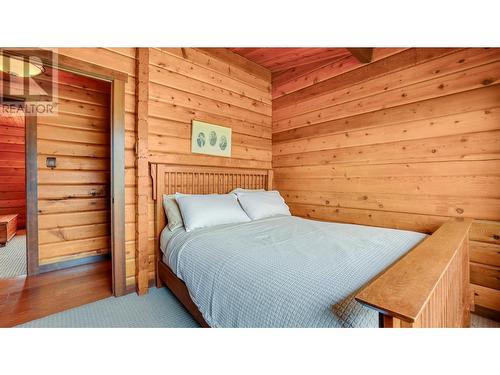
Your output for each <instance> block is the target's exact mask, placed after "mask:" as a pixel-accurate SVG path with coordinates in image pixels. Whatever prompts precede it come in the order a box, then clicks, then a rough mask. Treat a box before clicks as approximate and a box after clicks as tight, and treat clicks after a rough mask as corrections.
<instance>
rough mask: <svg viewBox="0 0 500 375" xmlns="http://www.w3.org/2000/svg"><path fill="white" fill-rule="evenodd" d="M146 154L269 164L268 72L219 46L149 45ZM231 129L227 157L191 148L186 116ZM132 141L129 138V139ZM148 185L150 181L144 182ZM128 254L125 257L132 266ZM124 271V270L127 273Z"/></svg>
mask: <svg viewBox="0 0 500 375" xmlns="http://www.w3.org/2000/svg"><path fill="white" fill-rule="evenodd" d="M149 64H150V66H149V77H150V78H149V103H148V107H149V116H148V127H149V130H148V134H149V137H148V142H147V144H148V155H149V160H150V161H156V162H168V163H176V164H186V165H213V166H221V165H224V166H230V167H244V168H263V169H270V168H271V158H272V155H271V148H272V144H271V127H272V123H271V114H272V108H271V73H270V72H269V71H268V70H266V69H264V68H262V67H260V66H258V65H256V64H254V63H252V62H250V61H249V60H246V59H245V58H242V57H241V56H239V55H236V54H234V53H233V52H231V51H229V50H226V49H223V48H220V49H219V48H213V49H210V48H208V49H197V48H182V49H181V48H162V49H157V48H151V49H149ZM194 119H196V120H201V121H207V122H211V123H214V124H219V125H222V126H227V127H230V128H232V130H233V133H232V134H233V136H232V138H233V145H232V153H233V155H232V157H231V158H223V157H215V156H205V155H200V154H192V153H191V121H192V120H194ZM129 141H130V143H132V139H130V140H129ZM150 184H151V182H150ZM151 190H152V189H151V185H149V189H148V191H149V205H148V210H147V216H148V217H147V219H148V227H149V244H148V256H149V267H148V269H149V276H150V279H152V278H153V276H154V263H153V259H154V258H153V257H154V205H153V200H152V198H151ZM134 262H135V260H134V259H132V258H131V259H128V260H127V269H128V270H133V269H134V267H135V264H134ZM127 274H129V273H128V272H127Z"/></svg>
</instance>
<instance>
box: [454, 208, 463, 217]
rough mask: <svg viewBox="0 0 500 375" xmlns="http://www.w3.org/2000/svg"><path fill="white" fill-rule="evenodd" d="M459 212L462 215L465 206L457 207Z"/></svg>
mask: <svg viewBox="0 0 500 375" xmlns="http://www.w3.org/2000/svg"><path fill="white" fill-rule="evenodd" d="M456 211H457V213H459V214H460V215H461V214H463V213H464V209H463V208H460V207H459V208H457V209H456Z"/></svg>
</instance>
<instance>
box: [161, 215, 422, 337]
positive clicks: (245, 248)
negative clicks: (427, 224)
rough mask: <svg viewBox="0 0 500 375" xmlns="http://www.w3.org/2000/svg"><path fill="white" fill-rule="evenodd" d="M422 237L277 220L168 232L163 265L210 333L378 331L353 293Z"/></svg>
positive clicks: (291, 218)
mask: <svg viewBox="0 0 500 375" xmlns="http://www.w3.org/2000/svg"><path fill="white" fill-rule="evenodd" d="M425 237H426V235H425V234H422V233H417V232H410V231H403V230H395V229H386V228H375V227H368V226H360V225H352V224H340V223H329V222H319V221H313V220H307V219H302V218H298V217H294V216H278V217H273V218H267V219H262V220H256V221H252V222H248V223H241V224H229V225H220V226H216V227H211V228H205V229H198V230H195V231H191V232H189V233H188V232H186V231H185V230H184V229H182V228H181V229H177V230H175V231H174V232H171V231H169V230H168V228H167V229H166V230H164V231H163V232H162V235H161V241H160V243H161V248H162V251H163V253H164V257H163V259H164V262H165V263H166V264H168V265H169V266H170V268H171V269H172V271H173V272H174V273H175V274H176V275H177V277H179V278H180V279H181V280H183V281H184V283H185V284H186V286H187V288H188V290H189V292H190V294H191V298H192V299H193V302H194V303H195V304H196V305H197V307H198V309H199V310H200V312H201V313H202V315H203V317H204V319H205V321H206V322H207V323H208V324H209V325H210V326H212V327H377V326H378V315H377V313H376V312H375V311H374V310H372V309H369V308H367V307H365V306H362V305H361V304H359V303H358V302H357V301H356V300H355V299H354V295H355V294H356V292H357V291H359V290H360V288H362V287H363V286H364V285H366V284H367V283H368V282H369V281H370V280H372V279H373V278H374V277H375V276H377V275H378V274H379V273H381V272H382V271H384V270H385V269H386V268H387V267H389V266H390V265H391V264H393V263H394V262H395V261H396V260H398V259H399V258H401V257H402V256H403V255H404V254H406V253H407V252H408V251H409V250H410V249H412V248H413V247H414V246H415V245H417V244H418V243H419V242H421V241H422V240H423V239H424V238H425Z"/></svg>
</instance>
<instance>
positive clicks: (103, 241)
mask: <svg viewBox="0 0 500 375" xmlns="http://www.w3.org/2000/svg"><path fill="white" fill-rule="evenodd" d="M45 76H47V83H50V81H48V80H49V79H51V78H52V77H55V76H57V77H58V79H57V93H56V95H55V98H54V100H55V102H56V103H57V115H55V116H38V118H37V153H38V213H39V214H38V226H39V231H38V237H39V238H38V241H39V263H40V265H44V264H51V263H56V262H60V261H64V260H70V259H80V258H85V257H88V256H93V255H100V254H107V253H109V252H110V222H111V221H110V220H111V219H110V205H109V189H110V174H109V173H110V125H109V114H110V111H109V109H110V84H109V83H108V82H103V81H98V80H95V79H91V78H87V77H84V76H77V75H75V74H71V73H67V72H62V71H59V72H58V74H57V75H55V74H52V71H51V70H49V71H48V72H46V73H45V74H44V78H45ZM39 79H40V77H39ZM47 157H56V163H57V165H56V168H55V169H50V168H47V166H46V159H47Z"/></svg>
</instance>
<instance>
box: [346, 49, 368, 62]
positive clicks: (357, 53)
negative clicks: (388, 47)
mask: <svg viewBox="0 0 500 375" xmlns="http://www.w3.org/2000/svg"><path fill="white" fill-rule="evenodd" d="M348 50H349V52H351V54H352V55H353V56H354V57H355V58H357V59H358V61H359V62H360V63H363V64H367V63H369V62H371V61H372V56H373V48H348Z"/></svg>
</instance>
